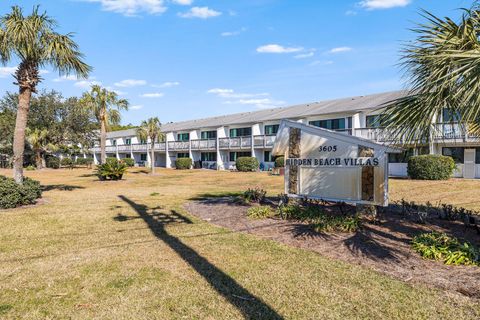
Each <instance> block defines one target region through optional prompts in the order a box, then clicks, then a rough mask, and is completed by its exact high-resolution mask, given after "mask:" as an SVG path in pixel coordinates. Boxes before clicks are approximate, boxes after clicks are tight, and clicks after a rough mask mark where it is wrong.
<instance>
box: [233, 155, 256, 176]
mask: <svg viewBox="0 0 480 320" xmlns="http://www.w3.org/2000/svg"><path fill="white" fill-rule="evenodd" d="M259 166H260V164H259V162H258V160H257V158H255V157H240V158H238V159H237V162H236V167H237V170H238V171H242V172H251V171H257V170H258V167H259Z"/></svg>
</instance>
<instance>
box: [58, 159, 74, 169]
mask: <svg viewBox="0 0 480 320" xmlns="http://www.w3.org/2000/svg"><path fill="white" fill-rule="evenodd" d="M60 165H61V166H62V167H68V168H73V165H74V163H73V160H72V159H71V158H68V157H67V158H63V159H62V160H60Z"/></svg>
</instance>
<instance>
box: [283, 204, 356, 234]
mask: <svg viewBox="0 0 480 320" xmlns="http://www.w3.org/2000/svg"><path fill="white" fill-rule="evenodd" d="M278 214H279V216H280V217H281V218H282V219H295V220H300V221H303V222H307V223H308V224H310V225H311V226H312V227H313V228H314V229H315V231H317V232H355V231H357V230H358V229H359V228H360V226H361V223H362V221H361V219H360V217H359V216H358V215H343V214H342V215H335V214H332V213H327V212H325V211H324V209H323V208H322V207H320V206H301V205H299V204H289V205H284V206H280V207H279V208H278Z"/></svg>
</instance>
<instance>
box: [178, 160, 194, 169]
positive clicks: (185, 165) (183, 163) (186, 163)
mask: <svg viewBox="0 0 480 320" xmlns="http://www.w3.org/2000/svg"><path fill="white" fill-rule="evenodd" d="M175 167H176V168H177V169H178V170H188V169H190V168H191V167H192V159H191V158H180V159H177V161H175Z"/></svg>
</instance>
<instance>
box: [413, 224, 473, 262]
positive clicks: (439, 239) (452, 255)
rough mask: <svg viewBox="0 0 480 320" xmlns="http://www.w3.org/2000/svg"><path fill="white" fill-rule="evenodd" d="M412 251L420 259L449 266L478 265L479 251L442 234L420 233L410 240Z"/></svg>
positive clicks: (466, 242)
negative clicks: (418, 255) (440, 262)
mask: <svg viewBox="0 0 480 320" xmlns="http://www.w3.org/2000/svg"><path fill="white" fill-rule="evenodd" d="M412 247H413V249H414V250H415V251H416V252H418V253H419V254H420V255H421V256H422V257H424V258H426V259H431V260H438V261H442V262H443V263H445V264H447V265H450V264H454V265H477V266H478V265H480V251H479V249H478V248H477V247H475V246H474V245H472V244H471V243H469V242H468V241H465V242H461V241H460V240H458V239H456V238H454V237H450V236H448V235H446V234H444V233H438V232H430V233H422V234H420V235H418V236H416V237H414V238H413V240H412Z"/></svg>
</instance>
